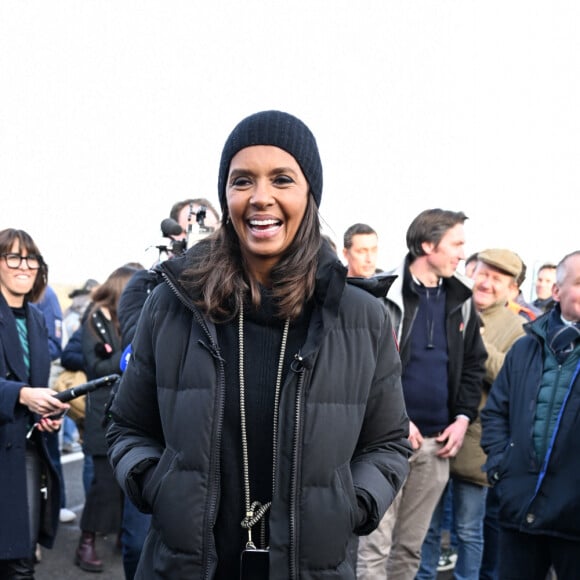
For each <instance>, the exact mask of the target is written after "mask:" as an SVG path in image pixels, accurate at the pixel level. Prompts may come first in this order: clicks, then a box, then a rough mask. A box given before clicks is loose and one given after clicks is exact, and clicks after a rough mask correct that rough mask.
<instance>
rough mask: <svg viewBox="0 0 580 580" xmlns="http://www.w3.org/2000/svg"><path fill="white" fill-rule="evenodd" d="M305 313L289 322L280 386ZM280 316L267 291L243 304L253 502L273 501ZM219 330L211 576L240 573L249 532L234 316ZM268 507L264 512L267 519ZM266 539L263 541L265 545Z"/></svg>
mask: <svg viewBox="0 0 580 580" xmlns="http://www.w3.org/2000/svg"><path fill="white" fill-rule="evenodd" d="M308 318H309V315H303V316H302V318H301V319H299V320H298V321H295V322H292V323H291V324H290V331H289V334H288V341H287V346H286V354H285V357H284V370H283V373H282V388H283V385H284V382H285V380H286V378H287V376H288V372H289V369H290V363H291V362H292V360H293V359H294V355H295V354H296V353H298V352H299V350H300V348H301V346H302V345H303V344H304V341H305V338H306V332H307V324H308ZM283 328H284V321H283V320H279V319H277V318H275V317H274V304H273V300H272V298H271V296H270V295H269V293H268V292H266V291H265V290H263V291H262V305H261V307H260V309H259V310H256V309H255V308H253V307H252V306H250V305H248V304H246V305H245V307H244V350H245V361H244V367H245V373H244V374H245V377H244V378H245V390H246V401H245V402H246V431H247V439H248V456H249V476H250V492H251V497H250V499H251V501H259V502H261V503H262V504H265V503H267V502H269V501H271V500H272V458H273V457H272V453H273V420H274V394H275V387H276V375H277V370H278V361H279V357H280V346H281V343H282V332H283ZM217 335H218V341H219V344H220V348H221V351H222V355H223V357H224V359H225V378H226V396H225V412H224V422H223V432H222V439H221V494H220V506H219V511H218V517H217V521H216V525H215V528H214V534H215V538H216V547H217V553H218V560H219V563H218V568H217V573H216V576H215V578H216V579H219V580H226V579H227V580H231V579H232V578H238V577H239V566H240V554H241V552H242V550H243V549H244V548H245V545H246V542H247V540H248V532H247V531H246V530H244V529H243V528H242V527H241V525H240V522H241V521H242V519H243V518H244V515H245V499H244V498H245V496H244V478H243V468H242V466H243V462H242V437H241V420H240V382H239V338H238V319H237V317H236V319H235V320H233V321H232V322H230V323H228V324H221V325H217ZM268 515H269V512H268V513H267V514H266V515H265V516H264V517H265V519H266V521H267V518H268ZM252 540H253V541H254V543H255V544H256V546H257V547H264V546H262V545H261V542H260V524H259V523H258V524H256V526H254V528H253V529H252ZM267 544H268V542H266V545H267Z"/></svg>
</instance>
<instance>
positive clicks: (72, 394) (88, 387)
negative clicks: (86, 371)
mask: <svg viewBox="0 0 580 580" xmlns="http://www.w3.org/2000/svg"><path fill="white" fill-rule="evenodd" d="M118 378H119V375H117V374H112V375H107V376H105V377H100V378H98V379H93V380H92V381H88V382H87V383H82V384H81V385H77V386H76V387H71V388H70V389H65V390H64V391H60V393H56V394H55V395H54V396H55V397H56V398H57V399H58V400H59V401H61V402H62V403H68V402H69V401H71V400H72V399H76V398H77V397H82V396H83V395H86V394H87V393H90V392H92V391H95V390H97V389H99V388H101V387H106V386H108V385H112V384H113V383H114V382H115V381H116V380H117V379H118Z"/></svg>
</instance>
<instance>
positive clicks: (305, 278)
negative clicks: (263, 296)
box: [181, 195, 322, 322]
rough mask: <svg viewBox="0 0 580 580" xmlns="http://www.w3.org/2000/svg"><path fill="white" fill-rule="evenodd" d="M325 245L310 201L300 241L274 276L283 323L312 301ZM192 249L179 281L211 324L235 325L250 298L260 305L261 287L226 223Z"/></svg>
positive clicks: (275, 296) (290, 248)
mask: <svg viewBox="0 0 580 580" xmlns="http://www.w3.org/2000/svg"><path fill="white" fill-rule="evenodd" d="M321 242H322V236H321V231H320V219H319V216H318V208H317V206H316V204H315V203H314V199H313V197H312V196H311V195H309V196H308V205H307V206H306V212H305V214H304V218H303V220H302V223H301V224H300V226H299V228H298V231H297V232H296V236H295V238H294V240H293V241H292V243H291V244H290V246H289V247H288V249H287V251H286V252H285V253H284V255H283V256H282V258H281V259H280V261H279V262H278V264H277V265H276V266H274V268H273V269H272V272H271V275H270V277H271V281H272V293H273V296H274V299H275V301H276V303H277V308H278V312H277V315H278V316H279V318H281V319H286V318H289V319H295V318H297V317H298V316H299V315H300V313H301V312H302V309H303V308H304V305H305V303H306V302H307V301H308V300H309V299H310V298H311V297H312V296H313V294H314V287H315V282H316V268H317V265H318V250H319V249H320V244H321ZM194 248H195V252H193V253H191V252H190V254H189V255H190V256H191V261H190V263H189V264H188V266H187V267H186V269H185V270H184V272H183V274H182V276H181V281H182V283H183V284H184V286H185V287H186V288H187V289H188V290H189V291H190V292H191V293H192V295H193V296H194V303H195V304H196V305H197V306H198V307H199V308H201V309H202V310H203V311H204V312H205V313H206V314H207V316H208V317H209V318H210V319H211V320H213V321H214V322H225V321H227V320H230V319H232V318H233V317H234V316H235V315H236V314H237V313H238V312H239V310H240V306H241V304H242V303H243V299H244V296H245V295H246V294H247V293H249V294H250V296H251V300H252V303H253V304H254V305H255V306H259V305H260V287H259V284H258V282H257V281H256V280H254V279H253V278H251V277H249V276H248V275H247V274H246V264H245V261H244V258H243V256H242V252H241V248H240V242H239V238H238V236H237V234H236V232H235V230H234V228H233V226H232V224H231V223H227V222H226V223H225V224H224V225H223V226H222V227H221V228H219V229H218V230H217V231H216V232H214V233H213V234H212V235H210V236H208V237H207V238H205V239H203V240H201V241H200V242H198V244H197V245H196V246H194Z"/></svg>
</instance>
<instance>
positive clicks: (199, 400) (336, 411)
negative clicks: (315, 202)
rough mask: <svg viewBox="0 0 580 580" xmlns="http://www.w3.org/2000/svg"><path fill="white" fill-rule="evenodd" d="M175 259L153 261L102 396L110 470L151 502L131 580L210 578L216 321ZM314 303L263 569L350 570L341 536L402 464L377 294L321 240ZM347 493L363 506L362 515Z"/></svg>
mask: <svg viewBox="0 0 580 580" xmlns="http://www.w3.org/2000/svg"><path fill="white" fill-rule="evenodd" d="M195 250H196V247H195V246H194V248H192V250H190V252H191V251H195ZM185 260H187V256H185V257H184V258H177V259H174V260H170V261H167V262H164V263H163V264H162V265H161V267H160V272H161V275H162V277H163V280H164V283H162V284H159V285H158V286H157V287H156V288H155V290H154V291H153V292H152V293H151V295H150V296H149V298H148V299H147V302H146V303H145V305H144V307H143V311H142V314H141V317H140V321H139V324H138V328H137V332H136V335H135V338H134V341H133V343H132V347H133V349H132V350H133V353H132V358H131V360H130V362H129V364H128V366H127V369H126V371H125V373H124V375H123V378H122V381H121V384H120V388H119V391H118V393H117V395H116V397H115V400H114V402H113V405H112V408H111V415H112V423H111V425H110V427H109V430H108V440H109V444H110V449H109V457H110V459H111V462H112V464H113V466H114V469H115V474H116V476H117V479H118V481H119V483H120V484H121V486H122V487H123V488H124V490H125V492H126V493H127V495H128V496H129V497H130V499H131V500H132V501H133V502H134V503H135V504H136V505H137V506H138V507H139V508H140V509H141V510H142V511H146V512H152V514H153V517H152V524H151V529H150V532H149V535H148V539H147V540H146V542H145V546H144V549H143V553H142V557H141V562H140V566H139V570H138V573H137V577H138V578H172V579H176V580H177V579H179V578H188V579H194V578H207V579H211V578H212V577H213V574H214V572H215V569H216V549H215V539H214V536H213V533H212V528H213V525H214V523H215V521H216V516H217V513H218V510H219V500H220V434H221V430H222V420H223V409H224V364H225V363H226V362H227V361H224V360H223V358H222V352H221V351H220V345H219V344H218V341H217V335H216V329H215V326H214V324H212V323H211V322H210V321H209V320H208V319H207V318H206V317H205V316H203V315H202V313H201V312H200V311H199V310H198V309H197V308H196V307H194V306H193V304H192V300H191V297H190V296H189V295H188V294H187V292H186V291H185V289H184V288H183V287H182V285H181V284H180V282H179V278H180V274H181V272H182V270H183V268H184V264H185ZM314 302H315V306H314V310H313V313H312V316H311V319H310V323H309V327H308V333H307V338H306V341H305V343H304V345H303V347H302V349H301V350H300V352H299V353H295V363H294V364H293V365H292V370H291V371H290V372H289V373H288V375H287V377H286V378H285V381H284V384H283V387H282V390H281V397H280V404H279V421H278V449H279V452H278V463H277V473H278V477H277V482H278V484H277V488H276V490H275V493H274V497H273V501H272V507H271V512H270V516H269V525H270V554H269V562H270V578H271V579H272V580H288V579H291V580H293V579H297V578H301V579H307V580H310V579H315V578H316V579H320V578H324V579H354V578H355V571H354V569H353V562H352V561H351V560H350V558H349V556H348V550H349V544H351V542H352V540H353V539H354V537H355V533H359V534H361V533H363V534H364V533H370V532H371V531H372V530H373V529H374V528H376V526H377V525H378V523H379V521H380V519H381V517H382V515H383V514H384V512H385V511H386V509H387V508H388V506H389V505H390V504H391V502H392V501H393V499H394V497H395V495H396V493H397V491H398V490H399V488H400V487H401V485H402V483H403V481H404V479H405V477H406V476H407V473H408V469H409V467H408V457H409V456H410V454H411V449H410V446H409V443H408V441H407V436H408V419H407V415H406V411H405V406H404V401H403V396H402V389H401V383H400V370H401V369H400V361H399V357H398V353H397V350H396V346H395V340H394V336H393V330H392V326H391V322H390V319H389V316H388V314H387V313H386V311H385V309H384V307H383V305H382V304H381V303H380V301H379V300H377V299H376V298H374V297H373V296H372V295H370V294H369V293H367V292H365V291H364V290H362V289H360V288H355V287H353V286H351V285H347V284H346V269H345V268H344V266H342V264H340V262H339V261H338V260H337V259H336V255H334V254H333V253H331V251H330V249H327V248H326V246H323V248H322V249H321V252H320V256H319V266H318V271H317V279H316V291H315V298H314ZM144 474H146V477H145V478H144ZM143 479H145V480H146V483H145V485H144V487H143V488H142V485H141V481H142V480H143ZM240 493H241V491H240ZM357 499H359V500H362V503H363V504H365V505H366V506H368V513H367V514H366V519H365V520H364V521H363V522H362V523H361V521H360V518H359V511H358V501H357ZM232 517H235V518H237V517H238V514H236V515H232Z"/></svg>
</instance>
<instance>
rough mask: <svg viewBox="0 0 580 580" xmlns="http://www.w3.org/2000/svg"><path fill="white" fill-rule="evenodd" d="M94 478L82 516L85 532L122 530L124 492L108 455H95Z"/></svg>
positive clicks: (82, 528)
mask: <svg viewBox="0 0 580 580" xmlns="http://www.w3.org/2000/svg"><path fill="white" fill-rule="evenodd" d="M92 457H93V466H94V472H93V480H92V482H91V487H90V489H89V492H88V493H87V497H86V501H85V508H84V510H83V515H82V517H81V526H80V527H81V530H82V531H83V532H100V533H102V534H108V533H112V532H116V533H119V532H120V531H121V513H122V511H123V492H122V491H121V488H120V487H119V484H118V483H117V480H116V479H115V476H114V475H113V469H112V468H111V465H110V464H109V460H108V459H107V456H106V455H93V456H92Z"/></svg>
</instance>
